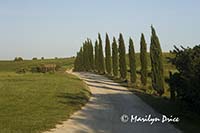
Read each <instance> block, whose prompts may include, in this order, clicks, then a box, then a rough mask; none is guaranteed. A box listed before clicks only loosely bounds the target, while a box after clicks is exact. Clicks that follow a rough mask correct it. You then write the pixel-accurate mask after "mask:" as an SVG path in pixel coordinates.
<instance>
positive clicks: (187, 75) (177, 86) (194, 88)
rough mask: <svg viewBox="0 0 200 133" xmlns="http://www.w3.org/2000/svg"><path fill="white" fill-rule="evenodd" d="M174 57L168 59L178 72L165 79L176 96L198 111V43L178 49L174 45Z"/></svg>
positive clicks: (199, 101) (199, 91) (199, 106)
mask: <svg viewBox="0 0 200 133" xmlns="http://www.w3.org/2000/svg"><path fill="white" fill-rule="evenodd" d="M173 53H174V54H175V55H176V56H175V58H173V59H170V61H171V62H172V64H173V65H175V66H176V68H177V70H178V72H176V73H174V74H172V75H171V76H170V78H169V79H168V80H167V81H168V83H169V85H170V88H171V90H174V91H175V92H176V93H177V95H176V97H177V98H179V99H181V100H183V101H185V102H187V103H189V104H190V105H192V106H193V107H195V108H194V109H196V110H198V111H200V45H198V46H195V47H194V48H183V47H181V49H178V48H177V47H175V50H174V51H173Z"/></svg>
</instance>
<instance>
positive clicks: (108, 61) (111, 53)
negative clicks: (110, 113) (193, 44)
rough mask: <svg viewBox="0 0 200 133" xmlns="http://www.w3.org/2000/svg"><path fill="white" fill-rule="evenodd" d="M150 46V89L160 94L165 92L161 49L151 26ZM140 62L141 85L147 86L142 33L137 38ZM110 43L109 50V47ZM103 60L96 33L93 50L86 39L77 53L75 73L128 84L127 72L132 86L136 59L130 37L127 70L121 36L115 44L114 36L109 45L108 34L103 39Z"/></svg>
mask: <svg viewBox="0 0 200 133" xmlns="http://www.w3.org/2000/svg"><path fill="white" fill-rule="evenodd" d="M151 31H152V35H151V44H150V56H151V65H152V70H151V71H152V73H151V75H152V86H153V88H154V89H155V90H156V92H157V93H158V94H159V95H162V94H163V93H164V73H163V71H164V70H163V61H162V50H161V46H160V42H159V39H158V37H157V35H156V32H155V29H154V28H153V26H151ZM140 40H141V41H140V61H141V70H140V74H141V83H142V84H143V85H144V86H146V84H147V76H148V71H147V65H148V64H147V44H146V41H145V37H144V34H141V39H140ZM111 44H112V48H111ZM104 51H105V58H104V53H103V46H102V39H101V35H100V34H98V39H97V40H96V41H95V46H94V50H93V45H92V41H91V40H90V39H86V41H85V42H84V43H83V46H82V47H81V48H80V50H79V52H77V56H76V59H75V62H74V71H87V72H97V73H99V74H107V75H110V76H113V77H115V78H118V77H119V78H120V79H121V80H123V81H127V72H130V81H131V83H132V84H135V83H136V79H137V74H136V59H135V49H134V42H133V40H132V38H130V39H129V50H128V57H129V68H130V70H127V65H126V64H127V62H126V48H125V42H124V39H123V35H122V33H120V34H119V39H118V42H117V41H116V39H115V37H113V41H112V43H110V39H109V36H108V34H107V33H106V38H105V50H104Z"/></svg>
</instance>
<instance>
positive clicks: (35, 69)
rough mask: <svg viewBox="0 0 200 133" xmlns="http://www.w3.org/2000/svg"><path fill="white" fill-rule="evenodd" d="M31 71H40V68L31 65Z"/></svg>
mask: <svg viewBox="0 0 200 133" xmlns="http://www.w3.org/2000/svg"><path fill="white" fill-rule="evenodd" d="M31 72H32V73H40V72H41V68H40V67H39V66H34V67H31Z"/></svg>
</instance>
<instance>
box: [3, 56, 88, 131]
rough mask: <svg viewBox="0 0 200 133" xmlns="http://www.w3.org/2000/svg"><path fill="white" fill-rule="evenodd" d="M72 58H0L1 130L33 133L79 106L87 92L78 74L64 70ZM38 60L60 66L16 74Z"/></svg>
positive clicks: (83, 101)
mask: <svg viewBox="0 0 200 133" xmlns="http://www.w3.org/2000/svg"><path fill="white" fill-rule="evenodd" d="M73 60H74V59H73V58H69V59H57V60H53V59H51V60H36V61H22V62H13V61H0V105H1V106H0V118H1V119H0V132H3V133H11V132H14V133H36V132H41V131H44V130H48V129H51V128H53V127H55V125H56V124H58V123H60V122H62V121H63V120H66V119H67V118H68V117H69V116H70V114H72V113H73V112H74V111H76V110H78V109H80V108H81V106H82V105H84V104H85V103H86V102H87V100H88V98H89V95H90V92H89V90H88V88H87V86H86V85H85V84H84V83H83V82H82V81H81V80H80V79H78V78H77V77H75V76H73V75H70V74H66V73H64V70H65V69H66V68H71V67H72V66H73ZM40 63H55V64H59V65H60V66H61V70H60V71H59V72H56V73H34V74H33V73H30V72H28V73H26V74H16V73H15V70H16V69H18V68H21V67H31V66H34V65H38V64H40Z"/></svg>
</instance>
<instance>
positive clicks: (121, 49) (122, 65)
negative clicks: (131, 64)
mask: <svg viewBox="0 0 200 133" xmlns="http://www.w3.org/2000/svg"><path fill="white" fill-rule="evenodd" d="M119 70H120V76H121V79H122V80H126V71H127V69H126V49H125V44H124V39H123V36H122V34H121V33H120V35H119Z"/></svg>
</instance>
